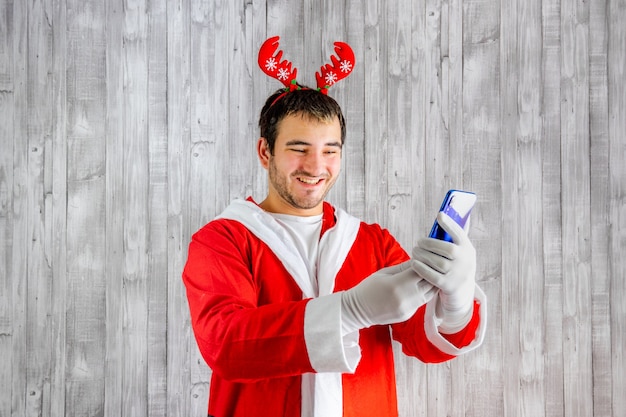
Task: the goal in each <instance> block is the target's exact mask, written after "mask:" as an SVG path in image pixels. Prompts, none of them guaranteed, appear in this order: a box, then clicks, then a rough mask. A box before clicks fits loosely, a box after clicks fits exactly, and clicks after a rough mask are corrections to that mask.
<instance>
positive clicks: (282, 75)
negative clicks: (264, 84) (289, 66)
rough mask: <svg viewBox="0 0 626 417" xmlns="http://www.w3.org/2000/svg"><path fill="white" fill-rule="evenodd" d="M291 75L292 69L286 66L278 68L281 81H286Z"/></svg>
mask: <svg viewBox="0 0 626 417" xmlns="http://www.w3.org/2000/svg"><path fill="white" fill-rule="evenodd" d="M289 75H290V71H289V70H286V69H285V68H281V69H279V70H278V79H279V80H281V81H285V80H286V79H287V78H289Z"/></svg>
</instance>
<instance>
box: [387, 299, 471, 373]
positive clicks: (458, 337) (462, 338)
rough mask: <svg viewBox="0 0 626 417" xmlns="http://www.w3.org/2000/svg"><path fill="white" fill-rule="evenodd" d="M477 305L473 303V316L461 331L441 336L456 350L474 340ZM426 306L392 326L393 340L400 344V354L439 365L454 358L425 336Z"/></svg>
mask: <svg viewBox="0 0 626 417" xmlns="http://www.w3.org/2000/svg"><path fill="white" fill-rule="evenodd" d="M478 311H479V304H478V302H477V301H474V314H473V315H472V318H471V320H470V322H469V323H468V324H467V326H465V328H464V329H463V330H461V331H460V332H458V333H454V334H442V336H443V337H444V338H445V339H446V340H448V341H449V342H450V343H452V344H453V345H454V346H456V347H457V348H462V347H465V346H468V345H469V344H470V343H472V342H473V341H474V339H475V338H476V332H477V330H478V325H479V324H480V315H479V314H478ZM425 312H426V306H425V305H424V306H422V307H420V309H419V310H417V312H416V313H415V315H414V316H413V317H412V318H411V319H409V320H408V321H406V322H404V323H399V324H395V325H393V326H392V330H393V338H394V340H397V341H398V342H400V343H401V344H402V352H404V354H405V355H408V356H414V357H416V358H417V359H419V360H420V361H422V362H425V363H439V362H445V361H448V360H450V359H454V358H455V357H456V356H453V355H449V354H447V353H444V352H442V351H440V350H439V349H437V347H435V346H434V345H433V344H432V343H430V341H428V338H427V336H426V331H425V329H424V322H425V318H424V313H425Z"/></svg>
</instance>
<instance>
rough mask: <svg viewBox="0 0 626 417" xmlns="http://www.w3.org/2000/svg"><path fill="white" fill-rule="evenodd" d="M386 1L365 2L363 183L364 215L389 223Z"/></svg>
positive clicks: (375, 220) (365, 218) (373, 0)
mask: <svg viewBox="0 0 626 417" xmlns="http://www.w3.org/2000/svg"><path fill="white" fill-rule="evenodd" d="M385 5H386V2H383V1H379V0H368V1H366V2H365V6H364V10H365V28H364V54H363V66H364V67H367V70H366V71H365V73H364V80H363V87H364V89H365V97H364V100H363V101H364V109H365V119H364V127H363V130H364V140H365V143H364V166H365V172H364V180H365V190H364V193H365V213H364V216H363V219H364V220H365V221H367V222H379V223H380V224H381V225H382V226H383V227H386V226H388V223H387V213H388V205H387V204H378V202H380V201H381V198H386V197H387V168H386V164H387V141H388V138H389V135H388V132H387V118H386V117H385V116H384V115H385V114H386V112H387V88H388V87H387V82H388V79H387V54H386V53H384V51H385V45H386V37H385V31H386V28H387V20H386V19H385V15H384V10H385Z"/></svg>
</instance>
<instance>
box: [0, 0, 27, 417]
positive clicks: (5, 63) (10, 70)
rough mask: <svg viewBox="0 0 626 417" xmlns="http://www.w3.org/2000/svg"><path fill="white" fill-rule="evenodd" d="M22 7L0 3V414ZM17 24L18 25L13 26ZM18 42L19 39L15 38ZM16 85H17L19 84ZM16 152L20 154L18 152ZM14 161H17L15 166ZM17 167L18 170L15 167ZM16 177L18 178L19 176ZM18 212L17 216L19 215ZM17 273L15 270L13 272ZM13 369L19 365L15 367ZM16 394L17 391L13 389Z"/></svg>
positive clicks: (6, 404) (10, 332) (7, 374)
mask: <svg viewBox="0 0 626 417" xmlns="http://www.w3.org/2000/svg"><path fill="white" fill-rule="evenodd" d="M20 11H21V9H20V8H19V7H16V8H14V7H13V4H12V3H7V2H2V3H0V149H2V151H0V357H2V358H3V360H2V361H0V386H2V387H6V388H5V389H4V390H3V394H0V415H10V414H11V408H12V406H11V403H12V402H13V401H14V398H15V395H14V394H13V392H14V391H18V389H17V388H18V387H17V386H16V385H15V384H14V382H15V381H16V379H15V375H14V374H13V369H14V360H16V359H17V358H18V355H17V354H19V351H15V349H14V347H15V346H17V344H16V343H15V341H16V340H17V338H18V336H19V335H20V333H19V329H20V326H19V318H18V317H19V316H17V317H16V316H14V312H15V310H16V306H19V305H20V302H21V301H22V300H23V298H21V297H20V298H14V296H15V293H14V290H13V288H14V286H15V285H17V283H18V282H19V281H20V280H21V277H20V276H16V275H15V274H14V259H15V255H14V253H13V250H14V248H18V246H16V244H19V243H20V242H21V239H22V237H20V236H17V239H16V240H15V241H14V233H15V231H16V228H15V225H16V224H17V223H16V221H15V217H14V214H13V213H14V210H15V209H20V208H21V207H22V204H21V202H20V200H17V199H16V197H19V194H16V192H15V191H16V190H15V189H14V183H15V173H17V174H19V173H20V171H19V169H20V165H19V162H20V160H19V159H18V160H16V159H15V156H16V153H15V152H16V151H17V149H16V148H15V145H14V142H15V140H14V137H15V136H16V134H19V133H20V132H21V129H20V125H19V124H18V125H17V126H16V124H15V118H16V114H15V113H16V111H19V108H18V107H17V106H16V104H18V103H19V101H18V103H16V100H20V99H21V95H20V94H19V93H20V91H19V90H18V91H17V93H18V94H16V89H15V87H14V84H15V80H16V76H17V81H18V82H19V81H20V80H22V77H21V75H20V73H19V72H17V73H16V70H18V71H19V68H20V66H19V63H20V62H21V60H22V59H21V58H22V57H21V56H20V55H19V54H18V53H16V52H18V49H17V44H16V39H15V37H16V35H19V32H18V29H19V24H20V21H19V20H18V21H17V22H15V21H14V19H12V18H14V17H15V13H16V12H17V13H18V15H17V16H18V17H19V12H20ZM16 26H17V27H16ZM17 40H18V41H19V38H18V39H17ZM18 86H19V85H18ZM18 155H21V151H20V153H19V154H18ZM16 162H17V163H18V164H17V165H16ZM16 168H17V169H16ZM18 179H19V177H18ZM21 217H22V216H21V214H19V213H18V219H19V218H21ZM15 272H17V271H15ZM15 369H16V371H17V369H19V368H15ZM16 394H17V392H16Z"/></svg>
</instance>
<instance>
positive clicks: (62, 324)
mask: <svg viewBox="0 0 626 417" xmlns="http://www.w3.org/2000/svg"><path fill="white" fill-rule="evenodd" d="M50 16H51V19H52V22H54V23H53V25H52V27H51V30H52V42H53V43H52V50H53V51H55V52H54V57H53V61H52V65H53V67H52V70H51V77H52V80H51V84H52V97H51V105H52V113H53V126H52V138H51V147H52V149H51V152H50V154H51V164H52V184H51V188H52V189H51V193H50V194H49V198H50V199H51V205H52V210H51V211H52V216H51V225H50V229H51V236H50V240H51V243H50V246H51V250H50V251H51V255H50V258H51V264H52V265H51V266H52V276H53V280H52V284H51V290H52V291H51V293H52V305H51V309H50V314H51V325H50V333H51V341H50V349H51V350H52V352H53V355H52V361H51V367H52V368H51V375H50V385H51V389H50V410H49V415H51V416H62V415H66V405H65V392H66V384H67V380H66V369H67V321H66V317H67V304H68V300H67V294H68V292H67V234H66V230H67V199H66V198H67V160H68V152H67V140H66V138H67V114H68V108H67V84H66V72H65V69H66V68H67V55H66V51H67V31H66V30H67V19H66V8H65V2H60V1H55V2H53V4H52V10H51V13H50Z"/></svg>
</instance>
